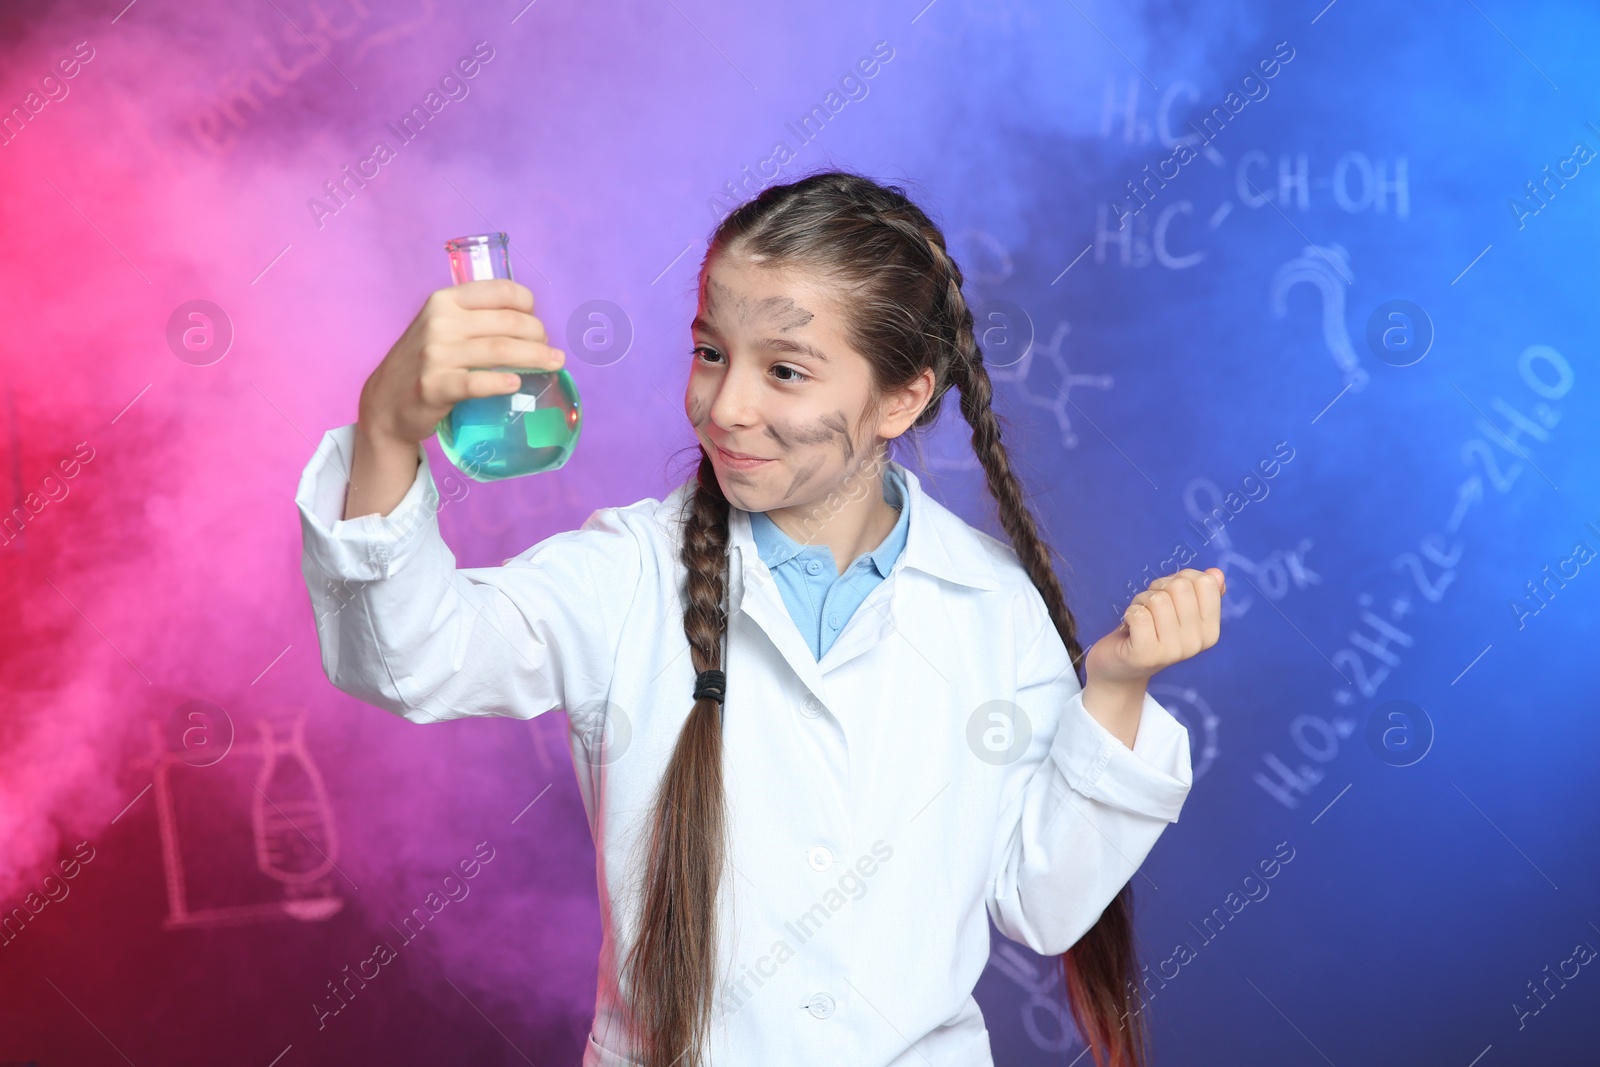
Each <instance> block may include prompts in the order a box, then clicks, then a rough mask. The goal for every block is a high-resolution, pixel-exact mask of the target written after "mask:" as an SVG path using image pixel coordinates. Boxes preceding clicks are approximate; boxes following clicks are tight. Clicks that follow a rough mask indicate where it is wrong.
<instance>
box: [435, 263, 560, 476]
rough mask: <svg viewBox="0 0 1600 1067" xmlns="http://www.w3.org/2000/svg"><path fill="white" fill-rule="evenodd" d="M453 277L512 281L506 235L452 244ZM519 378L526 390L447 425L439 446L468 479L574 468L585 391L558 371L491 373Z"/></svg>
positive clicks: (473, 406)
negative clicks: (580, 395)
mask: <svg viewBox="0 0 1600 1067" xmlns="http://www.w3.org/2000/svg"><path fill="white" fill-rule="evenodd" d="M444 247H445V251H446V252H449V253H450V276H451V277H452V278H454V279H455V283H456V284H457V285H460V284H462V283H463V282H469V281H476V280H479V279H482V278H510V277H511V260H510V257H509V255H508V254H507V238H506V235H505V234H503V233H482V234H475V235H472V236H470V237H457V238H454V239H453V240H450V241H446V242H445V246H444ZM482 369H485V370H502V371H512V372H513V373H515V374H517V375H518V376H520V377H521V378H522V388H520V389H518V390H517V391H516V392H515V393H505V394H503V395H500V396H484V397H474V398H470V399H467V400H462V401H460V402H458V403H457V404H456V405H455V407H453V408H451V409H450V414H448V415H446V416H445V417H444V418H442V419H440V420H439V426H438V433H439V447H440V448H441V449H443V450H444V454H445V456H446V457H448V458H449V460H450V462H451V463H454V464H455V465H456V467H458V468H459V469H460V470H461V472H462V473H464V474H466V475H467V477H469V478H474V479H476V480H477V481H480V482H494V481H500V480H501V479H503V478H516V477H518V476H520V475H524V474H540V473H543V472H545V471H553V470H556V469H557V468H559V467H562V466H564V465H565V464H566V462H567V460H568V459H570V458H571V457H572V450H573V449H574V448H575V447H576V446H577V444H578V434H579V432H580V431H581V430H582V429H583V405H582V403H581V402H580V401H579V399H578V386H577V384H576V383H574V382H573V380H572V375H570V374H568V373H567V371H566V368H565V367H563V368H562V369H561V370H557V371H547V370H528V369H526V368H520V367H487V368H482Z"/></svg>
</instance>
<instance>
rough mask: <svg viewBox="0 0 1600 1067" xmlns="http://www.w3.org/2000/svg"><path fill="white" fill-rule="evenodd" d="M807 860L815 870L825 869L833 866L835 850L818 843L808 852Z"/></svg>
mask: <svg viewBox="0 0 1600 1067" xmlns="http://www.w3.org/2000/svg"><path fill="white" fill-rule="evenodd" d="M806 862H807V863H809V864H811V869H812V870H813V871H825V870H827V869H828V868H829V867H832V866H833V852H832V851H831V850H830V849H829V848H828V847H827V846H826V845H818V846H817V847H816V848H814V849H812V850H811V851H810V852H807V853H806Z"/></svg>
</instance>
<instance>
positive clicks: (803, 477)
mask: <svg viewBox="0 0 1600 1067" xmlns="http://www.w3.org/2000/svg"><path fill="white" fill-rule="evenodd" d="M821 469H822V461H821V460H818V461H817V462H815V463H813V464H811V466H809V467H803V468H801V469H800V470H797V471H795V473H794V478H793V479H792V480H791V481H790V482H789V488H787V489H785V490H784V491H783V495H784V498H785V499H788V498H789V497H791V496H794V493H795V490H796V489H799V488H800V487H801V486H802V485H804V484H805V483H806V482H809V481H810V480H811V479H812V478H814V477H816V474H817V472H818V471H819V470H821Z"/></svg>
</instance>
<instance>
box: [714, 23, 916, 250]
mask: <svg viewBox="0 0 1600 1067" xmlns="http://www.w3.org/2000/svg"><path fill="white" fill-rule="evenodd" d="M893 58H894V48H893V47H892V46H891V45H890V44H889V42H888V41H879V42H877V43H876V44H874V45H873V46H872V54H871V55H866V56H862V57H861V58H859V59H857V60H856V62H855V66H854V68H853V69H846V70H845V72H844V73H843V74H841V75H840V76H839V80H838V83H837V84H838V88H837V89H829V90H828V91H827V93H826V94H825V95H824V96H823V98H822V100H821V102H820V103H816V104H812V105H811V108H810V110H808V111H806V112H804V113H803V114H802V115H801V116H800V117H799V118H798V119H794V120H791V121H789V122H785V123H784V124H783V128H784V129H785V130H786V131H787V132H788V133H792V134H793V135H794V136H795V138H796V139H797V140H798V141H799V142H800V143H799V145H798V147H795V148H790V147H789V142H788V140H787V139H779V140H778V141H776V142H774V143H773V145H772V151H771V152H769V153H768V154H767V155H766V156H765V157H764V158H762V159H760V160H758V161H757V162H756V171H757V172H759V173H751V170H750V165H749V164H748V163H747V164H745V166H744V167H743V168H741V169H740V172H739V177H737V178H730V179H728V180H727V181H725V182H723V183H722V190H721V191H720V192H718V193H716V194H714V195H713V196H712V197H711V198H710V199H708V200H707V201H706V207H707V209H709V210H710V212H711V215H712V217H713V218H714V219H716V221H718V222H721V221H722V220H723V218H725V217H726V216H727V214H728V213H729V212H730V211H732V210H733V209H734V208H736V207H738V206H739V204H740V203H741V202H742V201H744V200H745V199H746V198H747V197H751V196H754V195H756V194H757V193H759V192H761V190H762V189H764V188H766V187H767V185H768V184H769V183H770V182H772V181H774V180H776V179H777V177H778V175H779V174H781V173H782V172H783V168H784V167H786V166H788V165H789V164H790V163H792V162H794V161H795V160H796V159H797V158H799V152H800V149H802V148H804V147H805V146H806V145H808V144H810V143H811V142H812V141H814V140H816V139H817V137H819V136H820V135H821V134H822V131H823V129H825V128H826V127H827V125H828V123H830V122H832V121H833V120H834V119H835V118H836V117H837V116H838V114H839V113H840V112H841V111H843V110H844V109H845V105H847V104H849V103H851V102H852V101H860V100H865V99H866V98H867V93H868V92H870V91H871V89H870V87H869V86H868V85H867V80H868V79H870V78H875V77H877V75H878V73H879V72H880V71H881V70H882V69H883V65H884V64H886V63H888V62H889V61H890V60H891V59H893ZM769 168H770V173H769V172H768V171H769Z"/></svg>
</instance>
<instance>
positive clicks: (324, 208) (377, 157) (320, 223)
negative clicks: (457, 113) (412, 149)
mask: <svg viewBox="0 0 1600 1067" xmlns="http://www.w3.org/2000/svg"><path fill="white" fill-rule="evenodd" d="M492 59H494V49H493V48H492V47H491V46H490V44H489V42H488V41H479V42H478V43H477V44H475V45H473V46H472V55H470V56H462V57H461V58H460V59H458V60H456V63H455V67H454V68H453V69H451V70H447V71H446V72H445V73H444V75H443V76H441V77H440V78H439V85H438V88H436V89H435V88H430V89H429V90H428V91H427V93H425V94H424V95H423V97H422V103H420V104H412V105H411V110H409V111H407V112H406V113H405V114H404V115H402V116H401V117H400V119H399V122H398V124H397V123H394V122H388V123H385V124H384V125H385V126H387V127H388V129H389V131H390V132H391V133H393V134H394V136H395V144H396V145H397V146H398V147H400V148H404V147H405V146H406V145H408V144H410V143H411V142H412V141H414V140H416V139H417V137H418V136H420V135H421V133H422V131H423V130H424V129H425V128H426V127H427V125H428V123H430V122H432V121H433V120H434V118H435V117H436V116H438V114H439V113H440V112H441V111H443V110H444V109H445V106H446V105H447V104H449V103H450V102H451V101H456V102H460V101H462V100H465V99H466V98H467V96H468V95H469V94H470V93H471V92H472V87H471V86H470V85H468V84H467V82H468V81H470V80H471V79H473V78H476V77H477V76H478V75H479V73H481V72H482V70H483V66H484V65H487V64H488V63H489V61H490V60H492ZM457 71H459V72H460V74H459V76H458V75H457V73H456V72H457ZM397 156H398V153H397V152H396V151H395V149H394V148H391V147H389V142H388V141H385V140H379V141H375V142H374V143H373V145H372V151H371V152H369V153H368V154H367V155H366V157H365V158H363V159H360V160H358V161H357V162H356V167H355V172H354V173H351V170H350V164H348V163H346V164H345V165H344V166H343V167H342V168H340V176H339V177H337V178H330V179H328V180H327V181H325V182H323V183H322V188H323V189H324V190H325V192H326V194H327V195H326V198H324V197H320V196H313V197H311V198H309V199H308V200H306V207H307V208H308V209H309V210H310V211H311V221H312V222H315V223H316V224H317V229H319V230H320V229H322V228H323V227H324V226H326V225H327V223H328V219H329V217H331V216H333V215H337V214H338V213H339V212H341V211H343V210H344V209H345V208H347V207H349V206H350V202H351V201H352V200H353V199H354V198H355V195H356V193H357V192H359V191H360V190H362V189H365V188H366V187H367V182H369V181H371V180H372V179H374V178H376V177H377V176H378V175H379V174H380V173H381V168H383V167H385V166H387V165H388V164H389V163H390V162H391V161H393V160H394V159H395V158H396V157H397ZM369 167H370V170H369V169H368V168H369ZM330 201H331V203H330Z"/></svg>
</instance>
